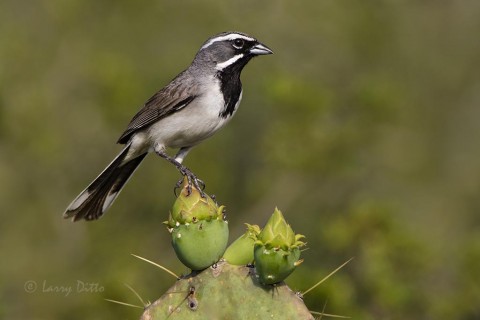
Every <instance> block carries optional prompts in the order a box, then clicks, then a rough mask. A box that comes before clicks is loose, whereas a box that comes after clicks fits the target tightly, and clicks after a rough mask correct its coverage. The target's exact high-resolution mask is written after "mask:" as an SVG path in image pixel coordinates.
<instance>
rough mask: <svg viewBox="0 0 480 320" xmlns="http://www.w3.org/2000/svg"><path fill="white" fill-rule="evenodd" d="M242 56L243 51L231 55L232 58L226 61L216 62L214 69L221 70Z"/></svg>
mask: <svg viewBox="0 0 480 320" xmlns="http://www.w3.org/2000/svg"><path fill="white" fill-rule="evenodd" d="M242 58H243V53H241V54H237V55H236V56H233V58H230V59H228V60H227V61H224V62H220V63H217V65H216V66H215V69H217V70H218V71H222V70H223V69H225V68H226V67H228V66H229V65H232V64H234V63H235V62H237V61H238V60H240V59H242Z"/></svg>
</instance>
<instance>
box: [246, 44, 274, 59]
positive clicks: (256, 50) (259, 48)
mask: <svg viewBox="0 0 480 320" xmlns="http://www.w3.org/2000/svg"><path fill="white" fill-rule="evenodd" d="M250 53H251V54H253V55H256V56H259V55H263V54H272V53H273V51H272V50H270V48H268V47H267V46H266V45H264V44H262V43H260V42H259V43H257V44H256V45H254V46H253V47H252V48H250Z"/></svg>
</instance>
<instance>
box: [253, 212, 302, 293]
mask: <svg viewBox="0 0 480 320" xmlns="http://www.w3.org/2000/svg"><path fill="white" fill-rule="evenodd" d="M303 238H304V236H303V235H301V234H297V235H295V233H294V232H293V230H292V228H291V227H290V225H289V224H288V223H287V222H286V221H285V218H284V217H283V214H282V213H281V212H280V210H278V209H277V208H275V211H274V212H273V214H272V216H271V217H270V219H269V220H268V222H267V224H266V225H265V227H264V228H263V230H262V231H261V232H260V234H258V236H257V239H256V241H255V248H254V258H255V268H256V270H257V275H258V277H259V280H260V282H262V283H264V284H274V283H277V282H280V281H283V280H284V279H285V278H287V277H288V276H289V275H290V274H291V273H292V272H293V270H294V269H295V267H297V266H298V265H299V264H300V263H302V260H299V259H300V249H299V248H300V247H302V246H304V245H305V243H304V242H303V241H301V239H303Z"/></svg>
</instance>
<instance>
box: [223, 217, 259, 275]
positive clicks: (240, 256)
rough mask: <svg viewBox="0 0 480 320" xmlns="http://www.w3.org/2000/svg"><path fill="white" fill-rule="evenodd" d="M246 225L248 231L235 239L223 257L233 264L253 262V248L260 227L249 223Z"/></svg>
mask: <svg viewBox="0 0 480 320" xmlns="http://www.w3.org/2000/svg"><path fill="white" fill-rule="evenodd" d="M246 225H247V231H246V232H245V233H244V234H243V235H241V236H240V237H239V238H238V239H237V240H235V241H234V242H233V243H232V244H231V245H230V246H229V247H228V248H227V251H225V254H224V255H223V258H224V259H225V260H226V261H227V262H228V263H230V264H232V265H236V266H242V265H246V264H249V263H252V262H253V248H254V245H255V239H256V237H257V235H258V234H259V233H260V227H259V226H257V225H250V224H248V223H246Z"/></svg>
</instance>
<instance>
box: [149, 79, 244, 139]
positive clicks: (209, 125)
mask: <svg viewBox="0 0 480 320" xmlns="http://www.w3.org/2000/svg"><path fill="white" fill-rule="evenodd" d="M215 81H217V84H216V85H215V86H211V87H210V88H203V89H204V90H202V91H203V92H204V94H202V95H200V96H199V97H197V98H196V99H195V100H193V101H192V102H191V103H190V104H189V105H188V106H186V107H185V108H184V109H182V110H180V111H178V112H176V113H174V114H172V115H170V116H167V117H166V118H164V119H162V120H160V121H158V122H157V123H155V124H153V125H151V126H150V127H149V128H148V130H147V132H146V136H147V137H146V138H147V139H148V140H149V144H150V147H153V146H154V145H158V146H164V147H170V148H182V147H190V146H194V145H196V144H198V143H200V142H201V141H203V140H205V139H207V138H208V137H210V136H212V135H213V134H214V133H215V132H216V131H217V130H219V129H220V128H222V127H223V126H224V125H225V124H226V123H227V122H228V121H229V120H230V119H231V116H230V117H227V118H222V117H220V112H221V111H222V110H223V108H224V105H225V101H224V99H223V95H222V93H221V92H220V85H219V84H218V80H216V79H215ZM241 98H242V95H241V94H240V98H239V101H238V102H237V105H236V108H235V110H236V109H237V107H238V105H239V104H240V100H241ZM232 116H233V114H232Z"/></svg>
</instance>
